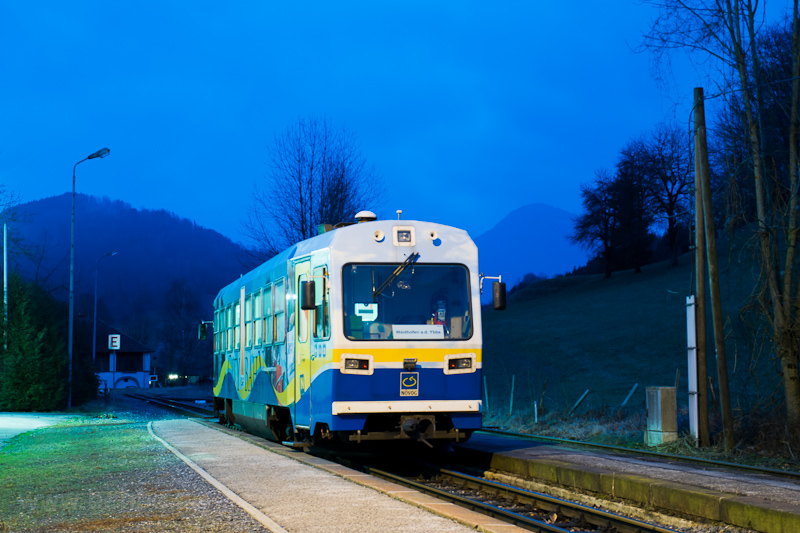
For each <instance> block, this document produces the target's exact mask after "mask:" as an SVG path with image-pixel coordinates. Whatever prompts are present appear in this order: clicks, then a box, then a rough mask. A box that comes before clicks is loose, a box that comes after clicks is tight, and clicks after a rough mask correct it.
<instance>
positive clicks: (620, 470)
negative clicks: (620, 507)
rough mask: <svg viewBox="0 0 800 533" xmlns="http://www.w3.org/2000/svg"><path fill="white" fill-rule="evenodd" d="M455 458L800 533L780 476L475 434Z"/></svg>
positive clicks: (796, 501)
mask: <svg viewBox="0 0 800 533" xmlns="http://www.w3.org/2000/svg"><path fill="white" fill-rule="evenodd" d="M458 453H459V454H461V455H462V458H465V459H467V460H469V462H470V463H472V464H474V465H475V466H477V467H479V468H483V469H486V470H492V471H494V472H497V473H505V474H509V475H512V476H515V477H518V478H525V479H529V480H535V481H540V482H543V483H547V484H550V485H553V486H563V487H569V488H577V489H581V490H583V491H588V492H590V493H594V494H597V495H602V496H605V497H608V496H610V497H612V498H620V499H623V500H628V501H631V502H634V503H635V504H636V505H640V506H650V507H652V508H656V509H661V510H664V511H667V512H673V513H681V514H683V515H686V516H689V517H696V518H704V519H708V520H714V521H718V522H724V523H726V524H731V525H735V526H738V527H744V528H750V529H754V530H756V531H762V532H764V533H797V532H800V483H798V482H797V481H794V480H788V479H786V478H779V477H773V476H769V475H763V474H755V473H746V472H742V471H730V470H725V469H723V468H715V467H696V466H687V464H686V463H678V462H660V461H656V460H652V459H647V458H636V457H633V456H627V455H612V454H609V453H597V452H593V451H591V452H590V451H585V450H581V449H579V448H574V447H564V446H555V445H550V444H536V443H534V442H532V441H528V440H522V439H515V438H508V437H499V436H494V435H487V434H474V435H473V436H472V438H471V439H470V440H469V441H468V442H467V443H465V444H462V445H460V446H459V451H458Z"/></svg>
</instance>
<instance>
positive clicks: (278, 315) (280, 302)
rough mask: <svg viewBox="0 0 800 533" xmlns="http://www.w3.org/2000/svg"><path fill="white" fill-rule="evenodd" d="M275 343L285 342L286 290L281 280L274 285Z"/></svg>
mask: <svg viewBox="0 0 800 533" xmlns="http://www.w3.org/2000/svg"><path fill="white" fill-rule="evenodd" d="M274 304H275V305H274V307H275V343H276V344H282V343H283V342H284V341H285V340H286V289H285V287H284V283H283V280H280V281H279V282H277V283H276V284H275V300H274Z"/></svg>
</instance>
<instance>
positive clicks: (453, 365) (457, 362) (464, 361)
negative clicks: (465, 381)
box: [447, 357, 472, 370]
mask: <svg viewBox="0 0 800 533" xmlns="http://www.w3.org/2000/svg"><path fill="white" fill-rule="evenodd" d="M447 368H449V369H450V370H460V369H462V368H472V359H470V358H469V357H464V358H461V359H450V361H448V362H447Z"/></svg>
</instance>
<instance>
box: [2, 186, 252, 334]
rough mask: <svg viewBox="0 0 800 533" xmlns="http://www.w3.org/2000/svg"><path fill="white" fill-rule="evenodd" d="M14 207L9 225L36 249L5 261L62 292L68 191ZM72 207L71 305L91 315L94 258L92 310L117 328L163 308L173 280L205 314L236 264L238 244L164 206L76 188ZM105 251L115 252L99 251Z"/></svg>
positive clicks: (65, 281)
mask: <svg viewBox="0 0 800 533" xmlns="http://www.w3.org/2000/svg"><path fill="white" fill-rule="evenodd" d="M19 211H20V212H23V213H26V214H27V219H28V221H27V222H26V223H23V224H18V225H15V227H14V228H13V230H14V231H15V232H16V233H18V234H19V235H20V236H21V237H22V239H23V243H24V245H25V246H27V247H29V248H32V249H34V250H35V254H36V255H35V257H34V258H33V259H30V258H25V257H21V256H20V255H19V254H17V255H15V256H14V258H13V262H12V263H11V264H10V268H11V269H12V270H17V271H20V272H22V273H23V274H24V275H25V276H26V277H27V278H29V279H34V278H35V279H38V280H39V281H40V282H41V283H42V284H43V285H44V286H45V287H46V288H48V289H49V290H51V291H53V292H54V294H56V295H58V296H59V297H62V298H64V299H66V298H67V295H68V289H69V245H70V216H71V195H70V194H63V195H61V196H56V197H52V198H45V199H42V200H37V201H32V202H28V203H25V204H22V205H20V206H19ZM75 212H76V217H75V295H76V296H75V307H76V311H77V312H78V314H79V315H82V316H87V317H91V313H92V298H93V295H94V275H95V266H97V269H98V280H99V282H98V300H99V304H98V318H100V319H102V320H105V321H106V322H108V323H110V324H112V325H114V326H115V327H118V328H122V330H123V331H126V330H127V329H128V328H126V324H130V323H132V322H141V320H142V317H146V316H153V315H157V314H158V313H159V312H161V311H163V310H164V309H165V308H166V306H167V292H168V290H169V288H170V285H171V283H172V282H173V281H176V280H182V281H184V282H185V283H186V284H188V285H189V286H190V287H191V288H192V292H193V294H194V295H195V296H196V297H197V300H198V302H199V305H200V306H202V309H203V311H201V314H204V315H205V316H208V317H210V316H211V313H212V311H211V302H212V300H213V297H214V296H215V295H216V293H217V291H218V290H219V289H220V288H221V287H222V286H223V285H225V284H227V283H229V282H230V280H232V279H235V278H236V277H238V276H239V275H240V274H241V273H242V271H243V269H242V268H241V267H240V265H239V258H240V256H241V252H242V250H241V248H240V247H239V246H238V245H236V244H234V243H233V242H232V241H231V240H230V239H228V238H226V237H224V236H222V235H220V234H219V233H217V232H216V231H212V230H209V229H205V228H202V227H200V226H197V225H196V224H195V223H193V222H192V221H190V220H187V219H183V218H179V217H177V216H176V215H174V214H172V213H168V212H166V211H151V210H139V209H134V208H132V207H131V206H130V205H128V204H126V203H124V202H121V201H119V200H109V199H108V198H102V199H101V198H95V197H92V196H87V195H83V194H79V195H77V197H76V206H75ZM111 251H116V252H117V254H116V255H115V256H113V257H105V258H102V257H103V256H104V255H105V254H106V253H108V252H111ZM100 258H102V259H100ZM131 334H134V332H131ZM141 340H143V342H145V343H146V342H148V340H147V339H141Z"/></svg>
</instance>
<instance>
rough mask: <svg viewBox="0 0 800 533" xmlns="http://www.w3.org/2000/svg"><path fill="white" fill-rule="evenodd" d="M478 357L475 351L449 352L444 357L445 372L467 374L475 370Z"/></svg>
mask: <svg viewBox="0 0 800 533" xmlns="http://www.w3.org/2000/svg"><path fill="white" fill-rule="evenodd" d="M477 367H478V358H477V356H476V355H475V354H474V353H458V354H449V355H446V356H445V357H444V373H445V374H467V373H470V372H475V371H476V370H477Z"/></svg>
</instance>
